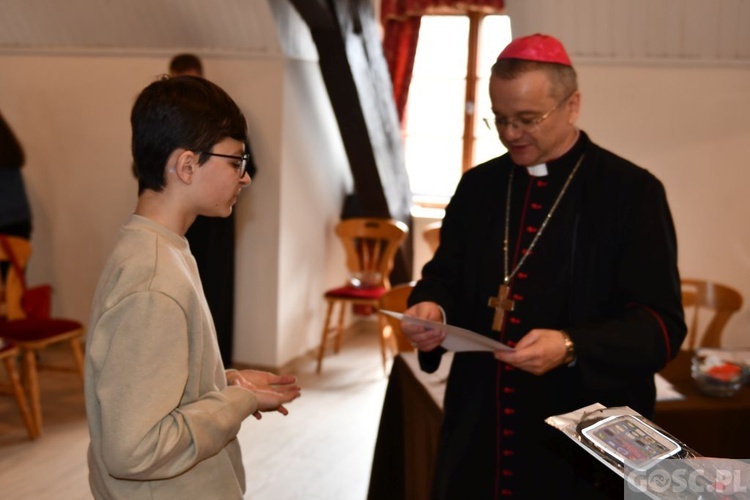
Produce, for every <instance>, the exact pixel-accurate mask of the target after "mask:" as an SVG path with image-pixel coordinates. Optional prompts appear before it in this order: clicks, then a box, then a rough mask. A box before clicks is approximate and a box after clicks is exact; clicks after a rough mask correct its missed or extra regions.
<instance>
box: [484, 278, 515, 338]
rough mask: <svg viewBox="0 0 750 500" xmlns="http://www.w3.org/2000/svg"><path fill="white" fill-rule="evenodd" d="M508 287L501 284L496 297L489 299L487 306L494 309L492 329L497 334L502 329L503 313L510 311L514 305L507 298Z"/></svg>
mask: <svg viewBox="0 0 750 500" xmlns="http://www.w3.org/2000/svg"><path fill="white" fill-rule="evenodd" d="M509 293H510V287H509V286H508V285H507V284H505V283H503V284H502V285H500V289H499V290H498V292H497V297H490V298H489V300H488V301H487V306H489V307H494V308H495V318H494V319H493V320H492V329H493V330H495V331H497V332H499V331H500V330H501V329H502V327H503V318H504V317H505V311H512V310H513V308H514V307H515V306H516V303H515V302H514V301H512V300H510V299H509V298H508V294H509Z"/></svg>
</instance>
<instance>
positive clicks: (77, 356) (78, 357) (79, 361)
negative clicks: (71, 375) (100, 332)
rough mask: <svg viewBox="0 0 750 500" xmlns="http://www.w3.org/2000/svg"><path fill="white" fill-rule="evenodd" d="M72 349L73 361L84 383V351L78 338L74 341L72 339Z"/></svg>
mask: <svg viewBox="0 0 750 500" xmlns="http://www.w3.org/2000/svg"><path fill="white" fill-rule="evenodd" d="M70 348H71V350H72V351H73V359H74V360H75V364H76V370H77V371H78V374H79V375H80V376H81V381H83V370H84V368H83V366H84V365H83V350H82V349H81V342H80V341H79V340H78V338H77V337H76V338H74V339H70Z"/></svg>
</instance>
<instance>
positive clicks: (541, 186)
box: [536, 181, 547, 188]
mask: <svg viewBox="0 0 750 500" xmlns="http://www.w3.org/2000/svg"><path fill="white" fill-rule="evenodd" d="M536 187H540V188H543V187H547V181H536Z"/></svg>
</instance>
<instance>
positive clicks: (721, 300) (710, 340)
mask: <svg viewBox="0 0 750 500" xmlns="http://www.w3.org/2000/svg"><path fill="white" fill-rule="evenodd" d="M682 306H683V308H684V309H685V316H686V317H685V319H686V322H687V324H688V333H687V338H686V339H685V342H684V343H683V348H685V349H690V350H693V349H695V348H696V347H721V334H722V331H723V330H724V327H725V326H726V324H727V322H728V321H729V318H731V317H732V315H733V314H734V313H735V312H737V311H738V310H739V309H740V308H741V307H742V295H741V294H740V293H739V292H738V291H737V290H735V289H733V288H731V287H728V286H726V285H722V284H719V283H712V282H710V281H704V280H697V279H687V278H686V279H683V280H682ZM702 314H710V315H711V316H710V319H709V320H706V319H705V318H704V320H703V321H700V318H701V315H702ZM704 324H705V325H706V326H705V327H702V325H704ZM696 344H697V345H696Z"/></svg>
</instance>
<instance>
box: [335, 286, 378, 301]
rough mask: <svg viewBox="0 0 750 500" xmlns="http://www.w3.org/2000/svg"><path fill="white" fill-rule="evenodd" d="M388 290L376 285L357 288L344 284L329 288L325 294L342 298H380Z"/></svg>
mask: <svg viewBox="0 0 750 500" xmlns="http://www.w3.org/2000/svg"><path fill="white" fill-rule="evenodd" d="M385 292H386V289H385V288H384V287H382V286H376V287H372V288H357V287H354V286H342V287H341V288H334V289H333V290H328V291H327V292H326V294H325V296H326V297H331V298H341V299H373V300H375V299H379V298H380V296H381V295H383V294H384V293H385Z"/></svg>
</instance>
